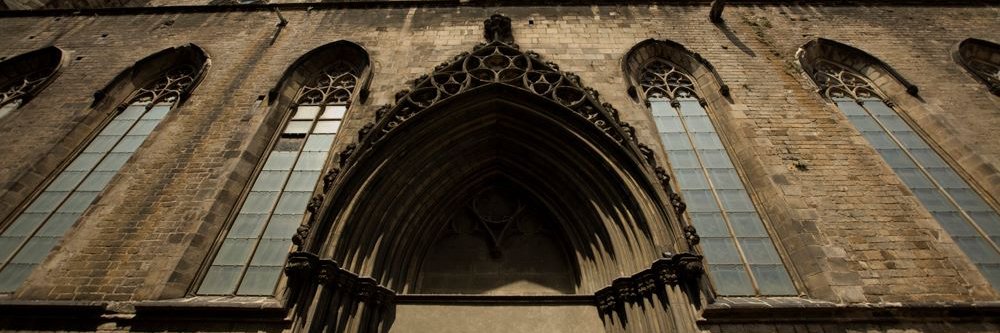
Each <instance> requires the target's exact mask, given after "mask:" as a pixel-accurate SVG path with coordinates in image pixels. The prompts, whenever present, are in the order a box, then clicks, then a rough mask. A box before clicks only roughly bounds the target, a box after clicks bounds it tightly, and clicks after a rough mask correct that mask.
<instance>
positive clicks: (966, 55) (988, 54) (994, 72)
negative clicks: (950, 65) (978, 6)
mask: <svg viewBox="0 0 1000 333" xmlns="http://www.w3.org/2000/svg"><path fill="white" fill-rule="evenodd" d="M954 55H955V61H957V62H958V63H959V64H961V65H962V66H963V67H965V69H966V70H968V71H969V73H971V74H972V76H974V77H975V78H976V79H977V80H979V81H980V82H982V83H983V84H985V85H986V87H987V88H988V89H989V90H990V92H991V93H993V94H994V95H997V96H1000V44H997V43H993V42H990V41H986V40H982V39H977V38H969V39H966V40H963V41H962V43H960V44H959V45H958V50H956V51H955V53H954Z"/></svg>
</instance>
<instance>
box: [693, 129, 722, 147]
mask: <svg viewBox="0 0 1000 333" xmlns="http://www.w3.org/2000/svg"><path fill="white" fill-rule="evenodd" d="M692 134H693V135H692V137H694V146H695V148H698V149H722V141H719V135H717V134H715V133H692Z"/></svg>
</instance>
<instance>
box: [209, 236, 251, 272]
mask: <svg viewBox="0 0 1000 333" xmlns="http://www.w3.org/2000/svg"><path fill="white" fill-rule="evenodd" d="M255 241H256V239H248V238H226V240H225V241H223V242H222V247H220V248H219V253H217V254H216V255H215V262H214V263H212V264H213V265H223V266H233V265H246V263H247V261H248V260H250V254H251V253H253V246H254V243H255Z"/></svg>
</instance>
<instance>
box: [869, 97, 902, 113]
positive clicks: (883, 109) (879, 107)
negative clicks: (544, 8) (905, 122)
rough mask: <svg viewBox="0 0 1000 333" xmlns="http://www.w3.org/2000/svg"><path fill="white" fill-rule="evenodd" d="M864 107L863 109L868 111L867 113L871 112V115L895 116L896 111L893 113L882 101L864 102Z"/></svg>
mask: <svg viewBox="0 0 1000 333" xmlns="http://www.w3.org/2000/svg"><path fill="white" fill-rule="evenodd" d="M864 105H865V108H866V109H868V111H871V112H872V114H874V115H876V116H895V115H896V111H893V110H892V109H891V108H889V106H888V105H885V103H884V102H882V101H878V100H867V101H865V103H864Z"/></svg>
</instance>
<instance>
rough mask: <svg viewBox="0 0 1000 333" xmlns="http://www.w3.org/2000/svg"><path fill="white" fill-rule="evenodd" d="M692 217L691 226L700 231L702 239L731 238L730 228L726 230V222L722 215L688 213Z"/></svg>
mask: <svg viewBox="0 0 1000 333" xmlns="http://www.w3.org/2000/svg"><path fill="white" fill-rule="evenodd" d="M688 215H690V216H691V224H693V225H694V227H695V229H697V230H698V235H700V236H701V237H730V236H731V234H730V233H729V228H726V221H725V220H723V219H722V213H718V212H716V213H693V212H692V213H688Z"/></svg>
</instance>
